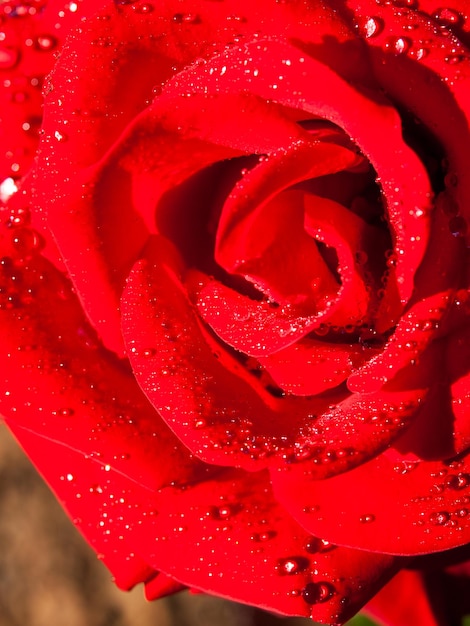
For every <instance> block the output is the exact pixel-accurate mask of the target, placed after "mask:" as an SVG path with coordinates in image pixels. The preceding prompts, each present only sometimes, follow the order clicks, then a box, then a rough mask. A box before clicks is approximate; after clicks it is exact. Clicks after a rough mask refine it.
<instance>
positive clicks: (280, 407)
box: [121, 238, 429, 477]
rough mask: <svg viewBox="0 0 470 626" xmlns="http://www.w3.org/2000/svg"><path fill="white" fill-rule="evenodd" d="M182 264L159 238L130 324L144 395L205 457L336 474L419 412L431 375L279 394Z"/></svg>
mask: <svg viewBox="0 0 470 626" xmlns="http://www.w3.org/2000/svg"><path fill="white" fill-rule="evenodd" d="M181 272H182V265H181V262H180V259H179V258H178V256H177V253H176V251H175V249H174V248H173V247H172V246H171V245H170V244H169V243H168V242H167V241H165V240H163V239H162V238H160V239H155V240H153V241H152V242H151V245H150V246H149V247H148V249H147V251H146V260H145V261H142V262H139V263H138V264H137V265H136V267H135V268H134V270H133V271H132V273H131V275H130V278H129V281H128V284H127V287H126V290H125V292H124V296H123V302H122V306H121V309H122V313H123V331H124V337H125V340H126V345H127V349H128V354H129V358H130V361H131V364H132V367H133V369H134V373H135V376H136V379H137V381H138V382H139V384H140V385H141V387H142V389H143V390H144V392H145V394H146V395H147V397H148V398H149V399H150V401H151V402H152V404H153V405H154V406H155V408H156V409H157V410H158V412H159V413H160V415H161V416H162V417H163V418H164V419H165V420H166V421H167V423H168V424H169V425H170V427H171V428H172V429H173V430H174V432H175V433H176V434H177V436H178V437H179V438H180V439H181V440H182V441H184V443H185V444H186V445H187V446H188V447H189V448H190V449H191V450H192V452H193V453H194V454H196V455H197V456H199V457H200V458H202V459H203V460H204V461H206V462H209V463H215V464H219V465H235V466H237V467H243V468H246V469H250V470H253V469H260V468H261V467H263V466H265V465H266V464H267V463H274V464H275V465H278V466H280V467H288V466H290V464H291V463H292V462H296V461H298V462H301V461H303V460H306V461H307V462H308V468H309V471H310V472H311V475H315V476H317V477H321V476H325V475H331V474H333V473H336V472H338V471H343V470H344V469H347V468H350V467H353V466H354V465H356V464H357V463H360V462H362V461H363V460H364V459H365V458H370V456H372V455H373V454H375V453H377V452H378V451H379V450H381V449H383V447H384V446H386V445H388V443H389V442H390V439H391V438H392V437H394V436H396V435H397V434H398V433H399V432H400V431H401V430H402V429H403V428H405V426H406V425H408V423H409V421H410V420H411V419H413V417H414V416H415V414H416V409H417V407H418V406H419V404H420V402H421V401H422V399H423V398H424V397H425V395H426V387H427V385H428V384H429V383H428V380H427V379H426V380H425V383H424V385H422V382H423V381H422V380H420V379H419V378H417V379H416V381H414V380H413V378H411V383H410V385H407V386H405V387H404V389H398V391H388V390H385V389H384V390H380V391H379V392H377V393H375V394H369V395H364V396H362V395H360V394H348V393H347V392H346V391H345V390H344V389H343V388H339V389H336V390H334V391H332V392H331V393H329V394H323V395H320V396H317V397H313V398H308V399H304V398H295V397H286V398H279V397H274V396H273V395H272V394H271V393H270V392H269V387H268V389H264V388H263V384H262V380H258V379H257V378H256V377H255V376H253V375H252V374H250V372H249V371H248V370H247V369H245V368H244V367H242V366H241V364H240V363H239V362H238V361H237V360H236V359H235V358H234V357H232V356H231V355H229V354H228V353H227V352H226V351H225V350H223V348H222V347H221V346H220V344H218V342H217V341H215V340H214V339H213V338H211V336H210V334H209V333H208V332H207V331H205V329H204V328H203V326H202V325H201V322H200V320H199V319H198V316H197V314H196V312H195V311H194V308H193V307H192V305H191V303H190V301H189V299H188V296H187V293H186V290H185V288H184V286H183V282H182V278H181ZM415 382H416V385H414V383H415ZM390 412H393V417H390Z"/></svg>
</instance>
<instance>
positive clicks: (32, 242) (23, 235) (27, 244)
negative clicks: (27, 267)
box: [11, 228, 44, 256]
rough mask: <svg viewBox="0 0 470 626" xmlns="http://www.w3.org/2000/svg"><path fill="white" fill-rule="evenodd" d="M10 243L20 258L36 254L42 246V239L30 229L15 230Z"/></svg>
mask: <svg viewBox="0 0 470 626" xmlns="http://www.w3.org/2000/svg"><path fill="white" fill-rule="evenodd" d="M11 242H12V244H13V246H14V247H15V248H16V250H17V251H18V253H19V254H21V255H22V256H27V255H28V254H31V253H33V252H38V251H39V250H40V249H41V248H42V247H43V245H44V242H43V240H42V237H41V236H40V235H39V233H38V232H37V231H35V230H33V229H32V228H17V229H15V230H14V234H13V236H12V240H11Z"/></svg>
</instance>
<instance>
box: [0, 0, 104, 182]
mask: <svg viewBox="0 0 470 626" xmlns="http://www.w3.org/2000/svg"><path fill="white" fill-rule="evenodd" d="M104 4H105V2H104V0H77V1H76V2H74V3H71V2H67V1H66V0H38V1H37V2H32V3H30V5H29V6H28V4H25V3H23V4H22V3H20V2H10V1H8V0H5V1H4V2H2V3H0V23H1V28H2V41H1V43H0V71H1V75H2V81H1V82H0V110H1V116H2V117H1V121H2V124H1V129H0V145H1V147H2V150H1V152H0V183H1V182H2V181H4V180H5V179H6V178H9V177H13V178H14V179H17V178H21V177H22V176H24V175H25V174H26V173H27V172H28V168H29V167H30V166H31V164H32V161H33V157H34V155H35V152H36V147H37V143H38V139H39V134H38V133H39V128H40V125H41V119H42V98H41V89H42V86H43V83H44V79H45V77H46V75H47V74H48V73H49V72H50V70H51V69H52V67H53V64H54V62H55V59H56V55H57V52H58V51H59V50H60V48H61V46H62V43H63V41H64V39H65V36H66V34H67V33H68V31H69V30H70V29H71V28H72V27H73V26H75V25H76V24H78V23H79V21H80V19H81V18H82V17H83V15H84V14H87V13H90V11H98V10H99V9H100V8H101V7H102V6H103V5H104Z"/></svg>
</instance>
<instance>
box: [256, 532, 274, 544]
mask: <svg viewBox="0 0 470 626" xmlns="http://www.w3.org/2000/svg"><path fill="white" fill-rule="evenodd" d="M275 536H276V533H275V532H274V531H273V530H266V531H264V532H261V533H253V534H252V535H251V537H250V539H251V540H252V541H256V542H258V543H264V542H265V541H270V540H271V539H273V538H274V537H275Z"/></svg>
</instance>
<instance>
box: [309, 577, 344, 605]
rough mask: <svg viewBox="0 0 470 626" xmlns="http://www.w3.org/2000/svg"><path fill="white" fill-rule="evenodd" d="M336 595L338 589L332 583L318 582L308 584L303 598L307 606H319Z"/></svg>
mask: <svg viewBox="0 0 470 626" xmlns="http://www.w3.org/2000/svg"><path fill="white" fill-rule="evenodd" d="M335 593H336V589H335V588H334V587H333V585H332V584H331V583H328V582H325V581H324V582H318V583H308V584H307V585H305V587H304V588H303V589H302V597H303V599H304V600H305V602H307V604H319V603H321V602H326V601H327V600H329V599H330V598H331V597H332V596H333V595H334V594H335Z"/></svg>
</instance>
